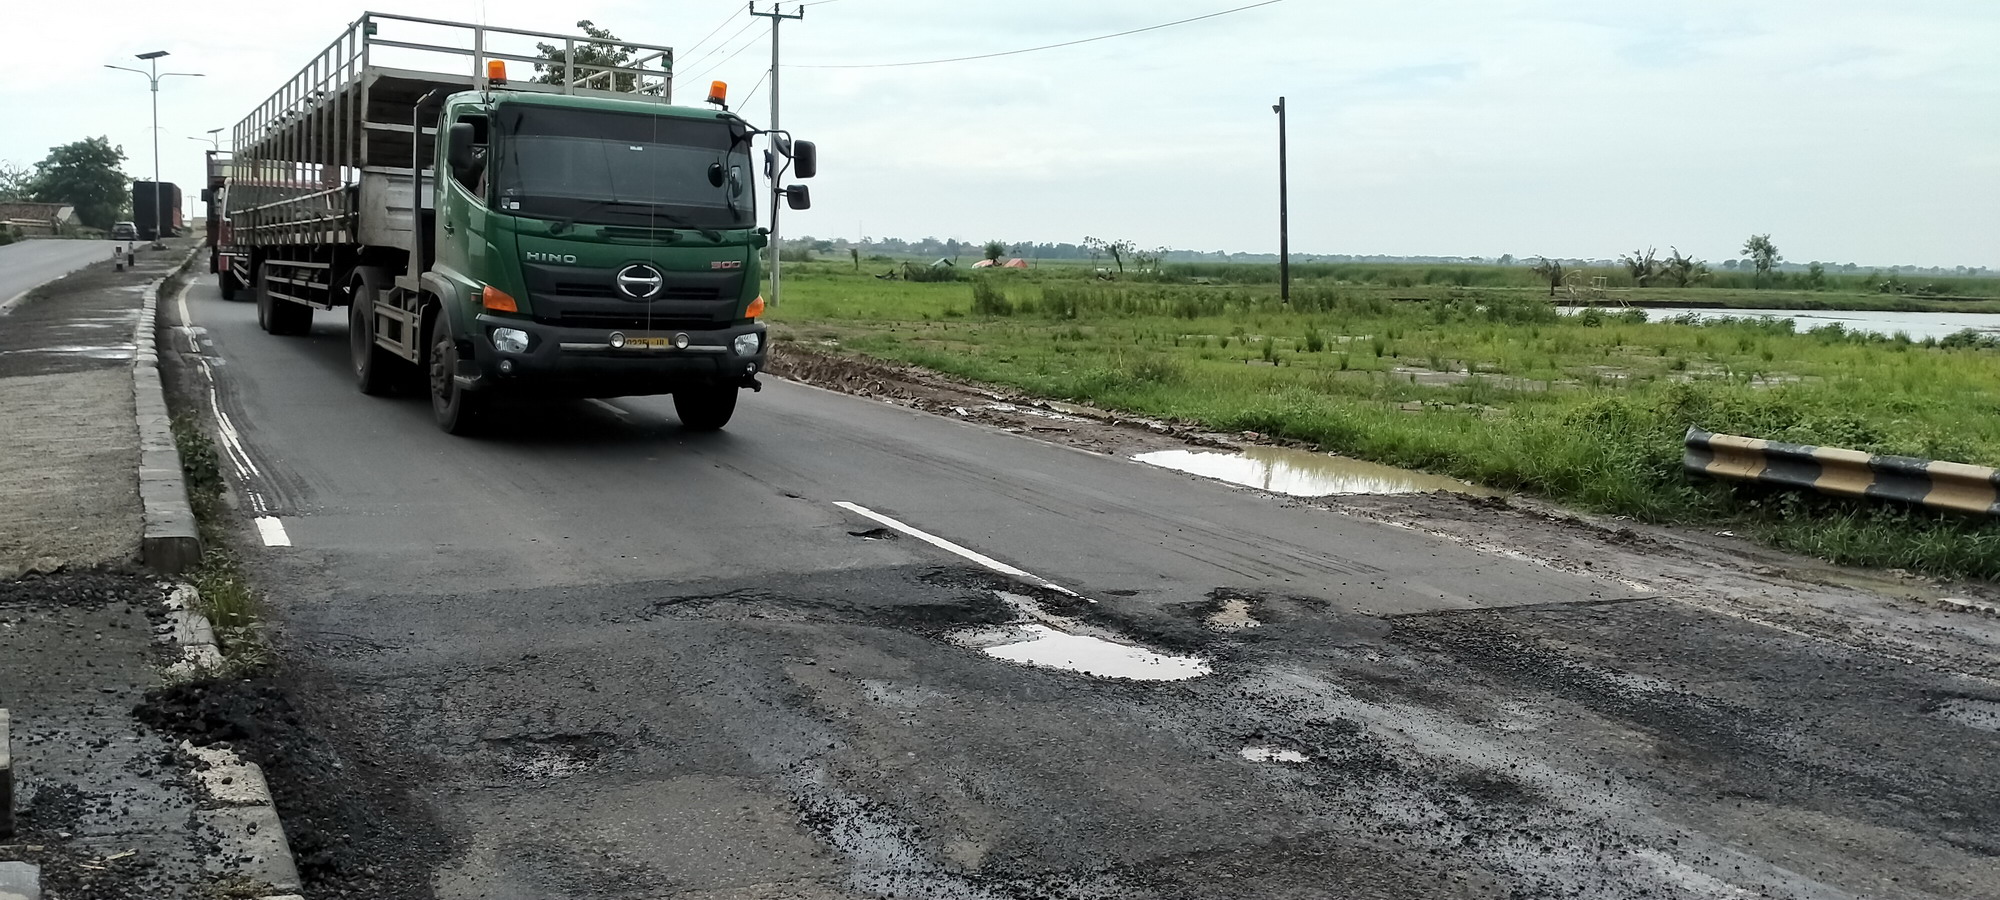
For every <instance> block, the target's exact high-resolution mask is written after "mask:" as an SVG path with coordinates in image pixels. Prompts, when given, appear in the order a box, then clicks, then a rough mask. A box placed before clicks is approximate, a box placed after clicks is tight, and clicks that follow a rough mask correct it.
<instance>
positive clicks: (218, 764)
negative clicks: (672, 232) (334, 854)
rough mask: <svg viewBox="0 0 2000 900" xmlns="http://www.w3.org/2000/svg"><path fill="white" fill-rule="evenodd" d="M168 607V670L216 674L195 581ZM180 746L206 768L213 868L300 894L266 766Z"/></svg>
mask: <svg viewBox="0 0 2000 900" xmlns="http://www.w3.org/2000/svg"><path fill="white" fill-rule="evenodd" d="M166 606H167V621H168V623H169V626H170V635H171V638H172V640H173V641H174V643H176V644H178V645H179V646H180V648H181V658H180V660H179V661H178V662H175V663H174V664H173V665H171V666H168V667H167V671H168V672H170V673H172V674H175V675H178V676H181V677H194V676H198V675H201V674H202V673H205V672H214V671H215V670H216V669H217V668H218V667H220V666H221V665H222V651H221V649H220V648H219V647H217V646H216V643H215V626H214V625H212V624H211V623H210V622H209V621H208V617H207V616H205V615H202V613H201V593H200V592H199V591H197V590H195V588H194V586H193V585H189V584H177V585H174V587H173V588H172V590H170V591H168V592H167V599H166ZM181 750H182V752H185V753H186V754H188V755H189V756H192V757H194V758H195V759H198V760H200V761H201V763H202V766H203V768H201V769H200V770H198V771H196V772H195V773H194V774H195V779H196V780H197V781H199V782H201V787H202V791H203V792H204V793H206V794H207V795H208V797H209V799H210V800H212V801H214V804H215V805H214V806H213V807H212V808H208V809H203V810H200V811H198V812H196V813H195V816H196V818H197V819H199V820H200V822H201V823H202V824H203V825H204V826H206V827H207V828H208V829H209V830H210V831H212V832H214V833H215V835H216V853H215V856H214V857H213V858H212V859H211V860H210V862H209V868H210V869H211V870H212V871H215V872H216V873H217V874H228V875H231V876H237V877H242V878H247V879H250V880H252V881H257V882H261V883H263V884H267V885H270V890H271V892H272V893H271V895H270V896H269V897H267V898H265V900H283V898H285V897H293V898H296V897H297V895H298V892H299V890H300V886H299V867H298V863H297V862H296V861H294V859H293V858H292V847H291V844H290V842H288V841H287V840H286V839H285V826H284V822H283V820H281V819H279V817H278V805H277V803H276V802H275V801H274V800H272V799H271V787H270V783H269V782H267V781H265V780H264V770H263V769H262V768H261V767H259V766H258V765H257V764H256V763H253V762H247V761H245V760H244V759H243V758H242V757H240V756H237V755H236V751H234V750H231V749H229V748H227V747H197V746H195V745H194V744H192V743H189V742H186V741H183V742H181ZM0 900H6V898H5V897H4V896H0Z"/></svg>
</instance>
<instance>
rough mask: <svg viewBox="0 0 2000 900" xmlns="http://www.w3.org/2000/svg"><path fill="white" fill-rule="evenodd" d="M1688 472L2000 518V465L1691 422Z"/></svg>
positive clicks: (1685, 460)
mask: <svg viewBox="0 0 2000 900" xmlns="http://www.w3.org/2000/svg"><path fill="white" fill-rule="evenodd" d="M1683 464H1684V465H1685V466H1686V467H1687V470H1688V471H1689V472H1690V473H1693V474H1697V475H1707V476H1709V477H1711V478H1722V479H1727V480H1730V481H1754V482H1757V483H1759V484H1772V485H1778V486H1781V487H1789V488H1799V489H1806V490H1814V491H1819V492H1820V493H1822V494H1833V495H1835V496H1840V497H1866V498H1874V499H1880V500H1895V501H1898V502H1902V503H1910V504H1915V505H1919V506H1927V507H1930V508H1932V509H1942V510H1950V511H1952V512H1959V513H1966V514H1968V515H1979V516H2000V469H1993V468H1991V467H1988V466H1972V465H1966V464H1964V463H1954V462H1939V461H1936V460H1929V459H1917V458H1915V457H1910V456H1875V455H1872V454H1868V453H1863V452H1861V451H1859V450H1841V449H1838V448H1834V447H1815V446H1812V445H1810V444H1785V443H1780V442H1777V441H1766V440H1761V439H1759V438H1749V437H1741V436H1739V435H1734V434H1715V433H1713V432H1708V431H1703V430H1701V429H1699V428H1689V429H1688V433H1687V455H1686V456H1685V457H1684V459H1683Z"/></svg>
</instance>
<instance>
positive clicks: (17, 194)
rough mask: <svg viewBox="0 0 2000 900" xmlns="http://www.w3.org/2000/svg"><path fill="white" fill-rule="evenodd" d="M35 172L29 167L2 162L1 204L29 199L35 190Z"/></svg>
mask: <svg viewBox="0 0 2000 900" xmlns="http://www.w3.org/2000/svg"><path fill="white" fill-rule="evenodd" d="M34 179H35V172H34V170H33V169H30V168H28V167H27V166H22V165H16V164H14V163H10V162H6V161H4V160H0V203H14V202H18V201H21V200H26V199H28V195H29V193H30V192H31V191H33V190H34Z"/></svg>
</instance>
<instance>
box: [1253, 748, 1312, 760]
mask: <svg viewBox="0 0 2000 900" xmlns="http://www.w3.org/2000/svg"><path fill="white" fill-rule="evenodd" d="M1237 753H1238V755H1240V756H1242V757H1243V758H1244V759H1247V760H1249V761H1251V762H1281V763H1302V762H1305V761H1306V760H1307V758H1308V757H1307V756H1306V755H1305V754H1303V753H1300V752H1299V751H1297V750H1280V749H1278V748H1276V747H1245V748H1243V749H1242V750H1239V751H1237Z"/></svg>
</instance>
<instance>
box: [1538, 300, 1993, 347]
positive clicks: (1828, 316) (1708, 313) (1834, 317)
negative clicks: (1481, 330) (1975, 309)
mask: <svg viewBox="0 0 2000 900" xmlns="http://www.w3.org/2000/svg"><path fill="white" fill-rule="evenodd" d="M1584 308H1585V307H1566V308H1564V309H1563V312H1564V313H1568V314H1575V313H1577V312H1580V311H1582V310H1583V309H1584ZM1600 308H1602V307H1600ZM1645 310H1646V321H1648V322H1665V321H1667V320H1668V319H1674V318H1679V317H1681V316H1693V317H1694V318H1695V320H1696V321H1700V322H1709V321H1713V320H1716V319H1767V318H1768V319H1794V320H1797V322H1798V324H1797V326H1796V327H1797V329H1798V330H1799V331H1800V332H1801V333H1804V332H1807V331H1811V330H1812V329H1814V328H1818V327H1820V326H1822V325H1840V326H1841V327H1843V328H1846V329H1847V330H1849V331H1866V332H1870V333H1872V334H1879V335H1882V336H1883V337H1889V336H1892V335H1894V334H1895V333H1897V332H1899V331H1900V332H1902V333H1904V334H1907V335H1909V336H1910V339H1911V340H1917V341H1921V340H1923V339H1924V338H1945V337H1949V336H1951V335H1954V334H1957V333H1958V332H1961V331H1964V330H1966V329H1971V330H1973V331H1978V332H1981V333H1984V334H2000V314H1993V313H1954V312H1898V311H1895V310H1866V309H1857V310H1834V309H1708V308H1701V309H1695V308H1690V307H1673V306H1649V307H1645Z"/></svg>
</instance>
